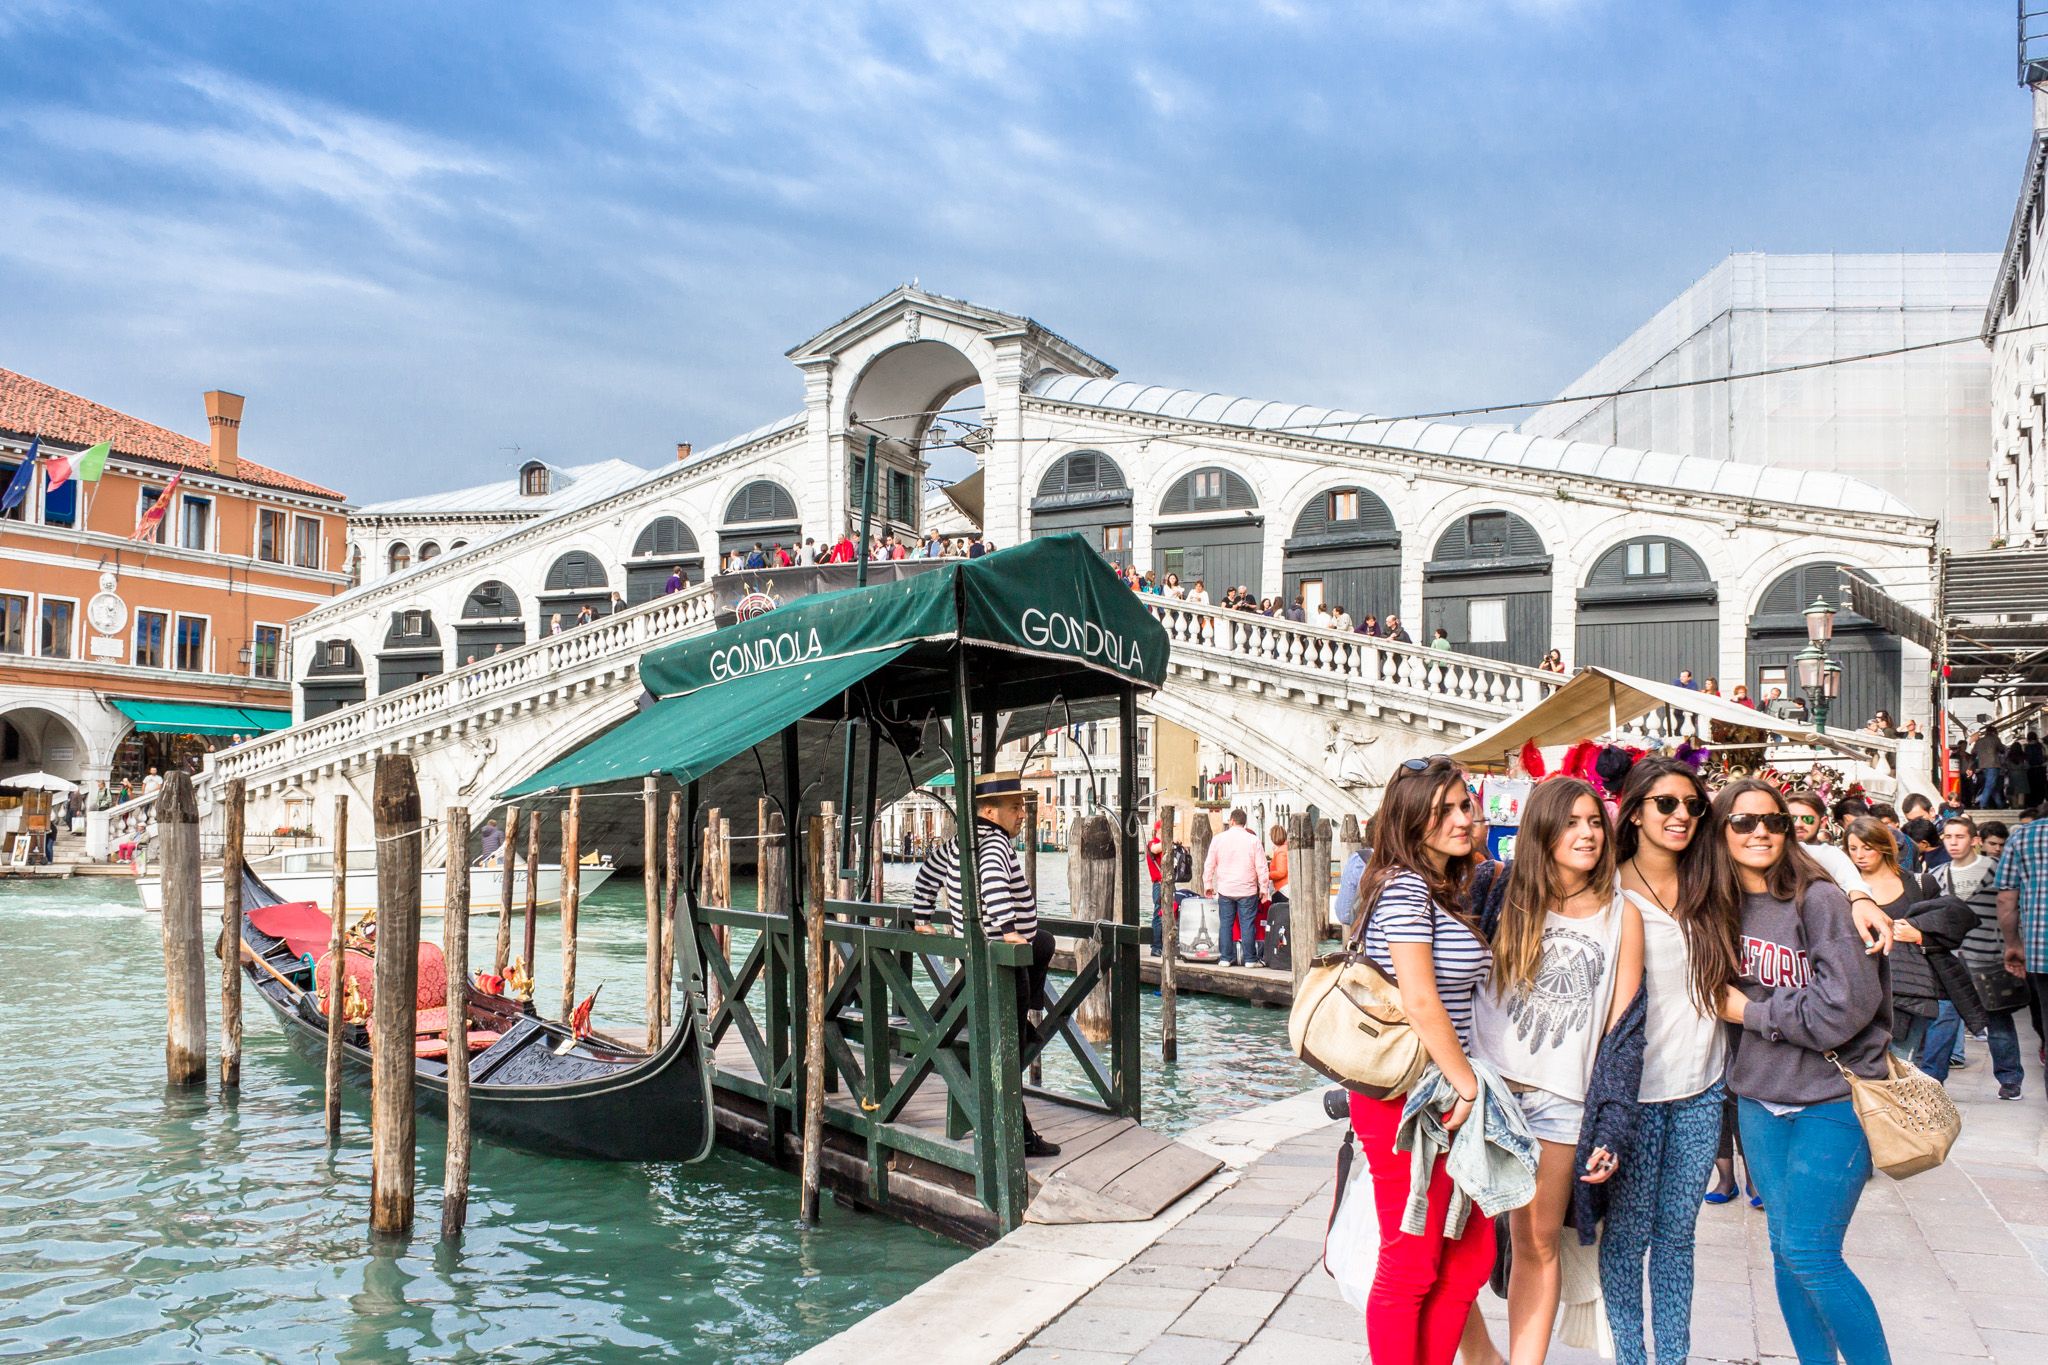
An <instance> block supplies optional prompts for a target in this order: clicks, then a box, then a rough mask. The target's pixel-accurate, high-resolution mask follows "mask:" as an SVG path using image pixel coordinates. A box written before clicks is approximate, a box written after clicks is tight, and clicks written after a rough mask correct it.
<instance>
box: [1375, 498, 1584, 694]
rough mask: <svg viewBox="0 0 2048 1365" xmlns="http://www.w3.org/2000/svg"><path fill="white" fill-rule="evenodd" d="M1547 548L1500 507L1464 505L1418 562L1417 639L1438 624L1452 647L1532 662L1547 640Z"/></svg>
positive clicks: (1532, 531)
mask: <svg viewBox="0 0 2048 1365" xmlns="http://www.w3.org/2000/svg"><path fill="white" fill-rule="evenodd" d="M1550 567H1551V565H1550V551H1549V550H1548V549H1547V548H1546V547H1545V546H1544V544H1543V537H1542V536H1541V535H1539V534H1537V531H1536V528H1535V527H1533V526H1531V525H1530V524H1529V523H1528V522H1527V521H1525V520H1523V519H1522V518H1521V517H1519V516H1517V515H1515V514H1514V513H1513V512H1509V511H1507V510H1505V509H1502V508H1486V509H1483V510H1480V511H1474V512H1467V513H1466V514H1465V515H1464V516H1462V517H1459V518H1458V519H1457V520H1456V521H1454V522H1452V523H1451V524H1450V525H1449V526H1448V527H1446V528H1445V529H1444V532H1443V534H1442V535H1440V536H1438V537H1437V542H1436V547H1435V549H1433V550H1432V551H1431V553H1430V557H1429V561H1428V562H1427V563H1426V564H1424V565H1423V566H1422V623H1421V628H1420V629H1419V630H1410V631H1409V634H1410V635H1412V636H1414V637H1415V640H1416V642H1417V643H1418V644H1419V643H1422V642H1424V641H1426V640H1428V639H1429V638H1430V637H1431V636H1432V635H1434V634H1435V632H1436V630H1437V628H1438V627H1439V626H1441V627H1442V628H1443V629H1444V630H1445V631H1446V632H1447V633H1448V634H1449V635H1450V639H1451V647H1452V648H1453V649H1456V650H1459V651H1461V652H1463V653H1466V654H1476V655H1478V656H1480V657H1481V658H1484V659H1498V660H1501V661H1502V662H1504V663H1517V664H1526V665H1529V666H1531V667H1533V666H1534V665H1535V664H1537V663H1538V662H1540V661H1541V660H1542V658H1543V652H1544V651H1545V650H1547V649H1549V648H1550V647H1551V643H1552V641H1551V638H1550V634H1551V620H1550Z"/></svg>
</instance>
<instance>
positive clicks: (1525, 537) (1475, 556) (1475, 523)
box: [1431, 510, 1548, 562]
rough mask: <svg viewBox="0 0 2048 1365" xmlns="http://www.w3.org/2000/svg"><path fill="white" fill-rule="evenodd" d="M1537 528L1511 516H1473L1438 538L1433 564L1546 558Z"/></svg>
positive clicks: (1453, 524) (1475, 514)
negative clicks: (1450, 561) (1438, 562)
mask: <svg viewBox="0 0 2048 1365" xmlns="http://www.w3.org/2000/svg"><path fill="white" fill-rule="evenodd" d="M1547 553H1548V551H1546V550H1545V549H1544V548H1543V537H1542V536H1540V535H1538V534H1537V533H1536V528H1535V527H1533V526H1531V525H1530V524H1529V523H1528V522H1526V521H1524V520H1522V519H1521V518H1520V517H1518V516H1516V515H1515V514H1514V513H1513V512H1502V511H1491V510H1490V511H1485V512H1473V513H1471V514H1470V515H1468V516H1464V517H1460V518H1459V519H1458V520H1457V521H1455V522H1453V523H1451V525H1450V527H1449V528H1448V529H1446V530H1445V531H1444V533H1443V534H1442V535H1441V536H1439V537H1438V538H1437V542H1436V553H1435V554H1434V555H1432V556H1431V558H1432V559H1433V560H1437V561H1445V560H1477V561H1481V562H1484V561H1488V560H1503V559H1540V558H1542V557H1543V556H1544V555H1545V554H1547Z"/></svg>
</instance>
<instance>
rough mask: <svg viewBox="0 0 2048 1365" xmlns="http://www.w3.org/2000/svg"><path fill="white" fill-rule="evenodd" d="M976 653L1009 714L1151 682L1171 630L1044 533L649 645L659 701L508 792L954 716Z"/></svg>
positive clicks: (708, 766)
mask: <svg viewBox="0 0 2048 1365" xmlns="http://www.w3.org/2000/svg"><path fill="white" fill-rule="evenodd" d="M961 647H965V648H967V649H968V650H969V651H970V664H971V671H972V673H973V675H974V678H973V681H974V685H975V689H976V691H975V705H976V707H977V709H982V710H998V711H1000V710H1011V709H1015V708H1017V707H1021V706H1028V705H1034V704H1050V703H1053V702H1055V701H1061V700H1064V701H1067V702H1073V701H1082V700H1086V699H1089V698H1098V697H1104V696H1110V695H1113V694H1115V693H1117V692H1120V691H1122V690H1123V689H1124V688H1126V687H1128V686H1131V685H1134V684H1135V685H1137V686H1139V687H1145V688H1151V687H1157V686H1158V685H1159V684H1160V683H1161V682H1163V681H1164V680H1165V678H1166V654H1167V637H1166V632H1165V630H1164V629H1163V628H1162V627H1161V626H1160V624H1159V623H1158V622H1157V621H1155V620H1154V619H1153V618H1152V615H1151V613H1150V612H1148V611H1146V610H1145V608H1144V606H1143V604H1142V603H1140V602H1139V601H1138V598H1137V595H1136V594H1135V593H1133V592H1131V590H1130V589H1129V588H1127V587H1125V586H1124V584H1123V583H1122V582H1121V581H1119V580H1118V579H1117V577H1116V575H1115V574H1114V573H1112V572H1111V571H1110V569H1109V567H1108V565H1106V564H1105V563H1104V562H1103V560H1102V558H1101V556H1099V555H1097V554H1096V553H1095V551H1094V549H1093V548H1092V547H1091V546H1090V545H1089V543H1088V541H1087V540H1086V539H1085V538H1083V537H1081V536H1078V535H1061V536H1047V537H1041V538H1039V539H1037V540H1032V541H1029V542H1027V543H1025V544H1023V545H1019V546H1016V547H1015V548H1013V549H1008V550H1002V551H999V552H997V553H995V554H992V555H984V556H982V557H981V558H980V559H973V560H961V561H947V562H945V563H942V564H940V565H937V566H935V567H934V568H932V569H929V570H927V571H925V572H922V573H919V574H917V575H915V576H914V577H911V578H907V579H903V580H900V581H897V582H892V583H883V584H877V585H874V586H871V587H866V588H851V589H847V590H845V591H843V592H832V593H821V594H818V595H816V596H814V597H807V598H802V599H800V600H798V601H796V602H794V603H792V604H791V605H789V606H786V607H781V608H778V609H776V610H774V611H770V612H767V613H764V614H763V615H760V616H757V617H754V618H753V619H751V620H748V621H742V622H740V623H738V624H737V625H733V626H728V627H726V628H725V629H723V630H719V631H716V632H714V633H712V634H711V635H708V636H704V637H702V638H700V639H695V640H687V641H684V642H683V643H681V644H676V645H671V646H669V647H668V648H666V649H660V650H656V651H654V652H653V653H651V654H649V655H647V656H646V657H645V658H644V659H642V660H641V662H640V680H641V682H642V683H643V684H644V685H645V686H646V688H647V690H648V692H649V693H650V694H652V696H653V697H654V698H655V699H656V700H655V703H654V705H652V706H650V707H647V708H646V709H644V710H642V711H641V712H640V713H639V714H638V715H636V716H634V717H633V718H631V719H630V720H628V721H626V722H625V723H624V724H622V725H620V726H618V727H617V728H616V729H613V730H611V731H608V732H607V733H605V734H603V735H600V736H599V737H598V738H596V739H594V740H592V741H590V742H589V743H588V744H585V745H584V746H583V747H582V748H580V749H577V750H576V751H574V752H573V753H570V754H568V755H566V756H564V757H563V758H561V759H558V760H557V761H556V762H554V763H552V764H550V765H548V766H547V767H546V768H543V769H542V770H541V771H540V772H538V773H536V774H534V776H532V777H530V778H528V779H527V780H526V781H524V782H521V783H519V784H518V785H517V786H515V787H513V788H512V789H511V790H509V791H506V792H503V793H500V794H501V795H503V796H508V797H511V796H525V795H530V794H532V793H535V792H544V791H556V790H560V789H562V788H565V787H584V786H596V785H598V784H600V783H605V782H616V781H620V780H623V779H626V778H634V777H644V776H647V775H649V774H660V775H666V776H668V777H671V778H673V779H675V780H676V781H678V782H687V781H690V780H692V779H694V778H696V777H699V776H702V775H703V774H705V773H707V772H709V771H711V770H712V769H714V768H716V767H718V766H719V765H720V764H722V763H724V762H725V761H726V760H727V759H729V758H731V757H733V756H734V755H735V754H739V753H743V752H745V751H746V750H747V749H750V748H752V747H753V746H754V745H756V744H759V743H760V742H761V741H762V740H764V739H767V738H768V737H770V736H771V735H774V734H776V733H778V732H779V731H781V730H783V729H784V728H786V727H788V726H789V725H791V724H794V723H795V722H796V721H798V720H801V719H803V718H805V717H808V716H816V715H820V714H823V715H825V716H828V717H831V716H837V715H841V714H844V712H845V711H846V710H847V709H849V707H848V706H847V704H846V703H845V702H843V701H842V694H844V693H846V692H847V691H848V690H849V689H852V688H854V687H856V686H857V685H860V684H861V683H862V681H863V680H864V679H868V678H870V676H871V675H874V674H877V673H882V672H883V671H884V670H887V671H886V673H885V674H884V675H883V676H882V677H879V678H875V679H874V681H872V682H870V683H868V684H867V685H866V686H865V687H864V688H863V689H862V697H861V700H862V702H863V703H864V704H865V708H866V709H868V710H870V711H871V712H872V713H873V714H875V715H876V716H877V717H878V718H880V719H881V720H883V721H885V722H886V723H889V724H893V725H898V726H903V727H909V726H915V725H918V724H921V723H923V722H926V721H929V720H931V719H934V718H940V717H943V716H945V715H946V714H947V713H948V711H949V708H950V698H951V688H952V675H951V667H950V661H951V658H952V655H953V652H954V651H955V650H956V649H958V648H961Z"/></svg>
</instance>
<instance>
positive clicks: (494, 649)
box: [455, 578, 526, 663]
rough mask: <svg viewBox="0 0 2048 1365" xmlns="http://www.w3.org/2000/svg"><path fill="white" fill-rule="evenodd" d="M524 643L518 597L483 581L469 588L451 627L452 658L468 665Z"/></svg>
mask: <svg viewBox="0 0 2048 1365" xmlns="http://www.w3.org/2000/svg"><path fill="white" fill-rule="evenodd" d="M525 643H526V618H525V617H523V616H521V615H520V612H519V594H518V593H515V592H513V591H512V589H511V588H510V587H509V586H508V585H506V584H504V583H501V582H499V581H498V580H497V579H495V578H492V579H486V580H485V581H484V582H482V583H479V584H477V585H476V586H475V587H474V588H472V589H470V592H469V596H468V597H467V598H466V599H465V600H464V601H463V603H462V619H461V620H460V621H458V622H457V623H456V625H455V657H456V658H458V659H460V660H462V662H464V663H468V662H469V661H470V660H471V659H487V658H489V657H490V656H491V655H493V654H496V653H498V652H499V651H501V650H506V649H517V648H519V646H521V645H523V644H525Z"/></svg>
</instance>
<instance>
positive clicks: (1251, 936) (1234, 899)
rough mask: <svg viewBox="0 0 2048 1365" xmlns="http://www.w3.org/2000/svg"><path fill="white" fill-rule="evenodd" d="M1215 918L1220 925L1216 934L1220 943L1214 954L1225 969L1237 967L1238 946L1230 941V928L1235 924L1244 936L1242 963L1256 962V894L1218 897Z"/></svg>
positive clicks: (1257, 926)
mask: <svg viewBox="0 0 2048 1365" xmlns="http://www.w3.org/2000/svg"><path fill="white" fill-rule="evenodd" d="M1216 917H1217V919H1218V920H1219V921H1221V923H1220V924H1219V925H1218V926H1217V933H1218V935H1219V936H1220V937H1221V938H1222V940H1223V941H1222V942H1221V943H1220V944H1218V945H1217V947H1216V954H1217V958H1218V960H1220V961H1221V962H1222V963H1223V965H1224V966H1226V967H1235V966H1237V965H1238V955H1237V949H1238V945H1237V944H1235V943H1233V942H1231V940H1230V926H1231V925H1232V924H1236V925H1238V926H1239V930H1240V932H1241V933H1243V935H1244V962H1245V964H1246V965H1247V966H1249V965H1250V964H1251V963H1253V962H1256V961H1257V960H1258V956H1259V940H1258V932H1259V898H1258V895H1257V894H1256V893H1254V894H1252V895H1249V896H1218V897H1217V898H1216Z"/></svg>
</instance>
